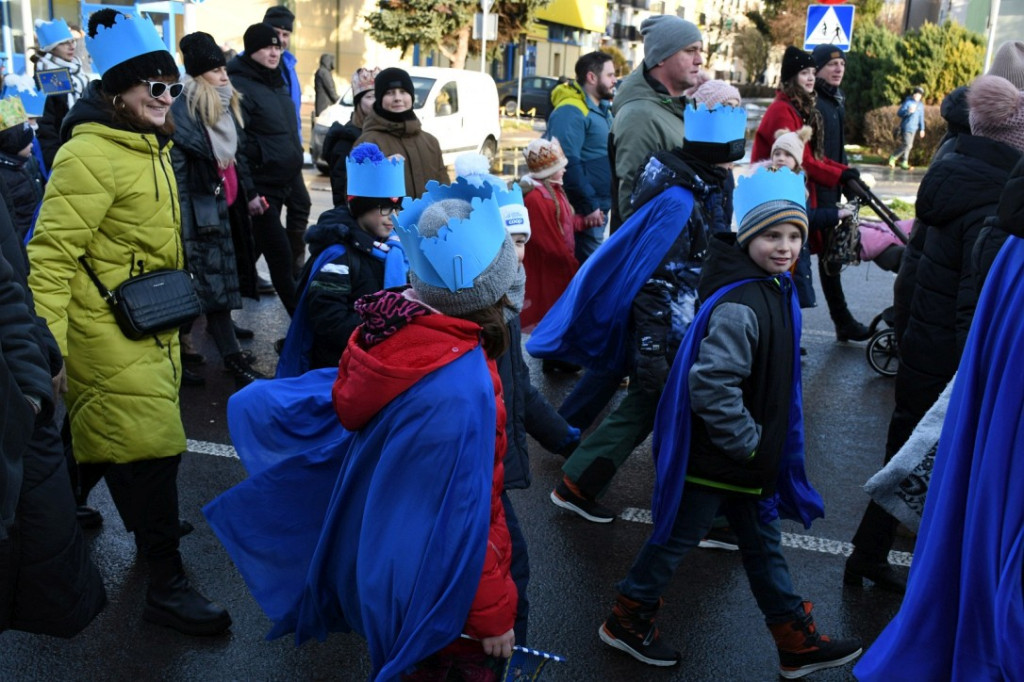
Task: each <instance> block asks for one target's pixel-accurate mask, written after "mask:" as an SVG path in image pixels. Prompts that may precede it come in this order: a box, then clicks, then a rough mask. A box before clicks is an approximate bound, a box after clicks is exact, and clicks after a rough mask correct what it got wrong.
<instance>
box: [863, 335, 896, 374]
mask: <svg viewBox="0 0 1024 682" xmlns="http://www.w3.org/2000/svg"><path fill="white" fill-rule="evenodd" d="M866 352H867V356H868V364H869V365H871V369H873V370H875V371H876V372H878V373H879V374H881V375H882V376H884V377H894V376H896V370H897V369H898V368H899V366H900V359H899V355H898V353H897V350H896V330H894V329H892V328H888V329H882V330H880V331H877V332H875V334H874V336H872V337H871V339H870V340H869V341H868V346H867V350H866Z"/></svg>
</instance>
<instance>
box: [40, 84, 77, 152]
mask: <svg viewBox="0 0 1024 682" xmlns="http://www.w3.org/2000/svg"><path fill="white" fill-rule="evenodd" d="M70 110H71V107H69V106H68V96H67V95H50V96H49V97H47V98H46V103H45V104H44V105H43V115H42V116H41V117H40V118H39V120H38V121H37V123H38V127H37V128H36V138H38V139H39V147H40V149H42V151H43V163H44V164H46V168H47V170H49V169H51V168H53V159H54V157H56V156H57V150H58V149H60V145H61V144H62V143H63V141H64V140H63V138H61V136H60V128H61V125H63V123H64V117H65V116H67V115H68V111H70Z"/></svg>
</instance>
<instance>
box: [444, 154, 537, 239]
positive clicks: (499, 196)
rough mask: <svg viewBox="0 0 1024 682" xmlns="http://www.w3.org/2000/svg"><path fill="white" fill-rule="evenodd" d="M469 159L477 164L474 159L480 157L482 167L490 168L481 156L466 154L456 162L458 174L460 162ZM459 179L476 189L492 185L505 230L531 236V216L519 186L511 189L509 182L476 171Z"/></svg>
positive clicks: (488, 163)
mask: <svg viewBox="0 0 1024 682" xmlns="http://www.w3.org/2000/svg"><path fill="white" fill-rule="evenodd" d="M467 157H470V161H469V162H468V163H474V162H476V159H474V158H472V157H479V161H480V163H483V164H485V165H484V166H482V167H483V168H486V167H488V166H490V162H489V161H487V160H486V159H485V157H484V156H483V155H481V154H464V155H463V156H460V157H459V159H456V161H455V170H456V172H458V171H459V166H460V163H459V160H460V159H463V158H467ZM458 177H459V178H462V179H464V180H465V181H466V182H468V183H469V184H470V185H472V186H474V187H481V186H483V185H490V186H491V188H492V189H493V190H494V198H495V200H496V201H497V202H498V208H499V210H500V211H501V219H502V221H504V223H505V229H506V230H508V233H509V234H526V235H529V234H530V214H529V213H528V212H527V210H526V205H525V204H524V203H523V190H522V188H521V187H519V185H518V184H516V185H513V186H512V187H511V188H509V186H508V183H507V182H505V181H504V180H502V179H501V178H499V177H498V176H496V175H494V174H492V173H490V172H476V171H474V172H470V173H466V174H464V175H459V176H458Z"/></svg>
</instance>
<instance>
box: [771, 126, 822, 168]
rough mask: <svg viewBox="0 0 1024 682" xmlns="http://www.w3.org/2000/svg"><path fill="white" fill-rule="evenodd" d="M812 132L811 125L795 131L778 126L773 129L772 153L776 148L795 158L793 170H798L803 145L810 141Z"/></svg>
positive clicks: (802, 155)
mask: <svg viewBox="0 0 1024 682" xmlns="http://www.w3.org/2000/svg"><path fill="white" fill-rule="evenodd" d="M812 132H813V131H812V130H811V126H803V127H802V128H800V130H797V131H796V132H793V131H792V130H789V129H787V128H779V129H778V130H776V131H775V144H773V145H772V154H774V153H775V150H776V149H781V150H783V151H785V152H786V153H787V154H789V155H790V156H792V157H793V158H794V159H796V170H795V172H799V171H800V166H801V165H802V163H803V158H804V146H805V145H806V144H807V143H808V142H809V141H810V139H811V133H812Z"/></svg>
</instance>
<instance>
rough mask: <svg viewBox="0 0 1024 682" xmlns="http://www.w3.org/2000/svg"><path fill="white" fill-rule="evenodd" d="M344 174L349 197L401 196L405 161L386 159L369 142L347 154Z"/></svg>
mask: <svg viewBox="0 0 1024 682" xmlns="http://www.w3.org/2000/svg"><path fill="white" fill-rule="evenodd" d="M345 171H346V174H347V176H346V182H347V184H346V187H345V194H347V195H348V196H350V197H383V198H391V197H404V196H405V159H403V158H402V157H401V156H395V157H394V158H390V159H389V158H387V157H386V156H384V153H383V152H382V151H381V150H380V148H379V147H378V146H377V145H375V144H373V143H372V142H364V143H363V144H361V145H358V146H357V147H355V148H354V149H353V150H352V151H351V153H349V155H348V158H346V159H345Z"/></svg>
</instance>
